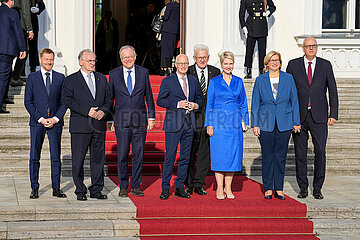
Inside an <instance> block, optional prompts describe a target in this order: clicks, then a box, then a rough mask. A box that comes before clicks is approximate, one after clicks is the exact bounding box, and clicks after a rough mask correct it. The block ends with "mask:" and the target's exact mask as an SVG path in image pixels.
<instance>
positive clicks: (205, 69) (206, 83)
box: [195, 64, 209, 90]
mask: <svg viewBox="0 0 360 240" xmlns="http://www.w3.org/2000/svg"><path fill="white" fill-rule="evenodd" d="M195 69H196V73H197V75H198V79H199V83H200V80H201V71H202V70H204V76H205V89H207V86H208V82H209V79H208V77H209V71H208V67H207V66H206V67H205V68H204V69H201V68H199V67H198V65H197V64H195ZM200 90H201V89H200Z"/></svg>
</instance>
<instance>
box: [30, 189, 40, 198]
mask: <svg viewBox="0 0 360 240" xmlns="http://www.w3.org/2000/svg"><path fill="white" fill-rule="evenodd" d="M30 198H31V199H35V198H39V189H33V190H32V191H31V194H30Z"/></svg>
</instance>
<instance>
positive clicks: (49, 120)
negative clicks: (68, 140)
mask: <svg viewBox="0 0 360 240" xmlns="http://www.w3.org/2000/svg"><path fill="white" fill-rule="evenodd" d="M40 123H41V124H42V125H44V127H46V128H52V127H53V126H54V124H55V123H56V120H55V119H53V118H47V119H45V118H44V119H43V120H41V122H40Z"/></svg>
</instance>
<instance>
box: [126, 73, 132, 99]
mask: <svg viewBox="0 0 360 240" xmlns="http://www.w3.org/2000/svg"><path fill="white" fill-rule="evenodd" d="M128 73H129V75H128V77H127V88H128V91H129V94H130V95H131V93H132V79H131V71H130V70H129V71H128Z"/></svg>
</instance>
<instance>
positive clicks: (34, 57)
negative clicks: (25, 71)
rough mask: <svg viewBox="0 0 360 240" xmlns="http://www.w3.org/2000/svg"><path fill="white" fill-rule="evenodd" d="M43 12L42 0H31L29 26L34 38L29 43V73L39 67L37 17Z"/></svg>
mask: <svg viewBox="0 0 360 240" xmlns="http://www.w3.org/2000/svg"><path fill="white" fill-rule="evenodd" d="M44 10H45V4H44V2H43V0H31V8H30V11H31V25H32V27H33V32H34V37H33V39H31V40H30V41H29V65H30V72H35V71H36V66H39V57H38V35H39V20H38V16H39V15H40V14H41V13H42V12H43V11H44Z"/></svg>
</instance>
